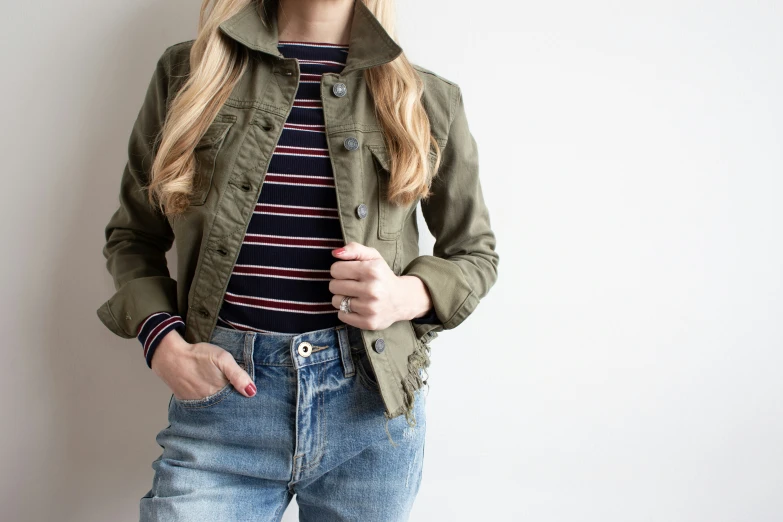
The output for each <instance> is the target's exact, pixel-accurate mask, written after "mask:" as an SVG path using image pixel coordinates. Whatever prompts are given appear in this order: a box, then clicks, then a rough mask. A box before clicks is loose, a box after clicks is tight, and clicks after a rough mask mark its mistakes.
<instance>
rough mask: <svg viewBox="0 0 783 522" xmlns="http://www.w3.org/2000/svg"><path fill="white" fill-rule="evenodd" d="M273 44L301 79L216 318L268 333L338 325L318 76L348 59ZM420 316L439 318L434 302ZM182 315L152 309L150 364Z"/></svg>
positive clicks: (342, 52) (340, 52)
mask: <svg viewBox="0 0 783 522" xmlns="http://www.w3.org/2000/svg"><path fill="white" fill-rule="evenodd" d="M278 49H279V50H280V52H281V54H283V56H285V57H287V58H296V59H297V60H298V61H299V67H300V72H301V75H300V83H299V87H298V89H297V92H296V97H295V100H294V105H293V108H292V109H291V113H290V115H289V117H288V119H287V120H286V122H285V124H284V126H283V132H282V134H281V136H280V139H279V141H278V143H277V145H276V147H275V150H274V152H273V154H272V158H271V160H270V163H269V168H268V170H267V173H266V177H265V178H264V184H263V186H262V188H261V194H260V197H259V200H258V203H257V204H256V208H255V211H254V213H253V216H252V217H251V219H250V223H249V225H248V229H247V232H246V234H245V239H244V241H243V243H242V247H241V249H240V251H239V256H238V258H237V261H236V264H235V265H234V269H233V271H232V273H231V277H230V279H229V282H228V288H227V289H226V293H225V295H224V299H223V303H222V306H221V309H220V312H219V314H218V321H217V324H218V325H220V326H223V327H226V328H234V329H238V330H252V331H259V332H273V333H302V332H307V331H311V330H320V329H323V328H329V327H332V326H337V325H339V324H341V323H342V321H340V320H339V319H338V317H337V312H338V309H337V308H335V307H334V306H333V305H332V296H333V294H332V293H331V292H330V291H329V281H330V280H331V276H330V273H329V271H330V267H331V265H332V264H333V263H334V262H335V261H337V259H336V258H335V257H334V256H332V254H331V251H332V250H333V249H335V248H339V247H341V246H344V244H345V242H344V240H343V237H342V231H341V228H340V217H339V214H338V209H337V194H336V192H335V187H334V174H333V171H332V165H331V161H330V159H329V149H328V146H327V141H326V133H325V125H324V114H323V107H322V103H321V76H322V74H323V73H325V72H334V73H339V72H341V71H342V69H343V67H345V63H346V58H347V56H348V46H347V45H336V44H328V43H314V42H296V41H290V40H282V41H280V42H279V45H278ZM414 321H415V322H418V323H436V322H439V319H438V317H437V315H435V313H434V309H430V311H429V313H428V314H427V315H425V316H422V317H420V318H418V319H414ZM184 327H185V325H184V323H183V322H182V318H181V317H179V316H171V315H169V314H167V313H159V314H153V315H151V316H150V317H149V318H148V319H147V320H146V321H145V323H144V324H143V325H142V326H141V328H140V331H139V341H140V342H141V343H142V345H143V346H144V355H145V358H146V360H147V365H148V366H150V365H151V360H152V354H153V352H154V350H155V347H156V346H157V344H158V343H159V342H160V339H162V338H163V336H164V335H166V333H168V332H169V331H171V330H172V329H178V330H179V331H180V333H181V334H182V333H184Z"/></svg>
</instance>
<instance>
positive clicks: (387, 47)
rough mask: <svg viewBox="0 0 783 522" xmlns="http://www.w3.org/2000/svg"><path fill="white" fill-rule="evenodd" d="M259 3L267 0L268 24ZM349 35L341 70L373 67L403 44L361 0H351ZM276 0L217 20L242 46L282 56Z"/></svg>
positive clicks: (251, 5) (396, 53) (391, 56)
mask: <svg viewBox="0 0 783 522" xmlns="http://www.w3.org/2000/svg"><path fill="white" fill-rule="evenodd" d="M262 4H268V7H269V9H267V12H268V13H269V14H270V16H269V22H270V23H269V24H268V25H264V24H263V22H262V20H261V12H262V11H261V10H262V9H263V6H262ZM353 5H354V7H353V20H352V21H351V36H350V39H349V42H348V45H349V48H348V56H347V57H346V63H345V67H344V68H343V70H342V73H341V74H346V73H348V72H351V71H354V70H359V69H365V68H368V67H374V66H376V65H381V64H384V63H387V62H390V61H392V60H394V59H395V58H396V57H397V56H399V55H400V53H402V47H400V46H399V44H397V42H395V41H394V39H393V38H392V37H391V35H389V33H388V32H386V29H384V27H383V25H381V23H380V22H379V21H378V19H377V18H375V15H373V13H372V11H370V9H369V8H368V7H367V6H366V5H364V2H363V0H354V3H353ZM276 7H277V2H276V1H275V0H254V1H252V2H249V3H248V4H247V6H245V7H244V8H243V9H242V10H241V11H239V12H238V13H236V14H235V15H233V16H232V17H230V18H229V19H228V20H225V21H224V22H223V23H221V24H220V26H219V27H220V30H221V31H223V32H224V33H225V34H226V35H228V36H229V37H231V38H233V39H234V40H236V41H237V42H239V43H241V44H243V45H244V46H246V47H248V48H250V49H253V50H256V51H261V52H263V53H266V54H270V55H272V56H275V57H277V58H284V56H283V55H282V54H281V53H280V51H279V50H278V48H277V45H278V42H279V38H278V31H277V12H276Z"/></svg>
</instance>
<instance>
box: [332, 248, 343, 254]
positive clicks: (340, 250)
mask: <svg viewBox="0 0 783 522" xmlns="http://www.w3.org/2000/svg"><path fill="white" fill-rule="evenodd" d="M343 252H345V248H338V249H337V250H335V251H334V253H335V254H342V253H343Z"/></svg>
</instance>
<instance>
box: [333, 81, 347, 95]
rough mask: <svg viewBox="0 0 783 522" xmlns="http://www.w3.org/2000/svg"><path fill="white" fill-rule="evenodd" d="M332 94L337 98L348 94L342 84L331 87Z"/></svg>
mask: <svg viewBox="0 0 783 522" xmlns="http://www.w3.org/2000/svg"><path fill="white" fill-rule="evenodd" d="M332 92H333V93H334V95H335V96H337V97H338V98H342V97H343V96H345V95H346V94H347V93H348V87H346V86H345V84H344V83H335V84H334V85H332Z"/></svg>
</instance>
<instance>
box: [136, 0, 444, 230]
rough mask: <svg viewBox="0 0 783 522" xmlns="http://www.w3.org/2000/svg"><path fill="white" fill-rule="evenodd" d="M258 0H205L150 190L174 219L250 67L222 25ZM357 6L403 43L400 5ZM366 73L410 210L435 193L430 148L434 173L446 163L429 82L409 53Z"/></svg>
mask: <svg viewBox="0 0 783 522" xmlns="http://www.w3.org/2000/svg"><path fill="white" fill-rule="evenodd" d="M257 1H260V2H263V1H264V0H203V2H202V4H201V12H200V15H199V23H198V36H197V38H196V39H195V41H194V43H193V46H192V49H191V52H190V73H189V75H188V78H187V80H186V81H185V83H184V84H183V85H182V87H181V88H180V89H179V90H178V91H177V94H176V95H175V96H174V98H173V100H171V101H170V102H169V105H168V107H169V108H168V111H167V113H166V119H165V121H164V124H163V127H162V129H161V132H160V136H159V138H160V142H159V145H158V148H157V152H156V155H155V159H154V161H153V164H152V170H151V174H150V182H149V186H148V189H149V190H148V195H149V201H150V203H151V204H153V205H155V204H157V205H158V206H159V208H160V209H161V211H162V212H163V213H165V214H166V215H168V216H175V215H178V214H181V213H183V212H184V211H185V210H187V208H188V206H189V202H190V199H189V198H190V194H191V192H192V191H193V187H194V178H195V159H194V154H193V153H194V149H195V147H196V145H197V144H198V142H199V140H200V139H201V138H202V136H203V135H204V133H205V132H206V131H207V129H208V128H209V126H210V125H211V123H212V121H213V120H214V118H215V116H216V115H217V114H218V111H220V108H221V107H222V105H223V104H224V103H225V102H226V100H227V99H228V97H229V95H230V93H231V91H232V90H233V88H234V86H235V85H236V84H237V82H238V81H239V79H240V78H241V77H242V75H243V74H244V72H245V70H246V68H247V67H248V64H249V61H250V54H249V51H248V49H247V48H245V47H243V46H241V45H236V44H235V43H234V42H233V41H232V40H230V39H229V38H228V37H226V36H225V35H224V34H223V33H222V32H221V31H220V29H219V28H218V26H219V25H220V24H221V23H222V22H224V21H225V20H227V19H228V18H230V17H231V16H233V15H234V14H236V13H238V12H239V11H241V10H242V9H243V8H245V7H246V6H247V5H248V4H249V3H251V2H257ZM356 1H357V2H364V4H365V5H366V6H367V8H368V9H369V10H370V11H371V12H372V13H373V14H374V15H375V17H376V18H377V19H378V21H380V23H381V24H382V25H383V27H384V28H385V29H386V31H387V32H388V33H389V34H390V35H392V37H393V38H396V36H395V32H394V18H395V13H394V0H356ZM274 3H275V6H277V2H274ZM269 16H270V15H269V13H266V12H264V16H263V17H262V22H263V23H265V24H267V23H269V22H268V19H267V18H268V17H269ZM349 52H350V51H349ZM363 74H364V77H365V81H366V83H367V86H368V89H369V91H370V93H371V95H372V98H373V100H374V103H375V113H376V116H377V118H378V122H379V123H380V126H381V128H382V130H383V134H384V139H385V141H386V145H387V149H388V152H389V168H390V171H391V172H390V173H391V178H390V181H389V185H388V192H387V197H388V200H389V201H390V202H391V203H394V204H397V205H401V206H408V205H410V204H412V203H414V202H415V201H416V199H417V198H418V197H421V198H423V199H425V198H426V197H428V196H429V195H430V190H429V187H430V185H431V178H430V176H431V173H430V171H429V164H430V160H429V155H430V150H432V149H434V151H435V163H434V169H433V172H434V171H436V170H437V166H438V164H439V163H440V147H439V146H438V143H437V141H436V140H435V138H434V137H433V136H432V135H431V129H430V121H429V117H428V116H427V113H426V112H425V110H424V106H423V105H422V102H421V96H422V94H423V91H424V85H423V82H422V80H421V78H420V77H419V75H418V73H417V72H416V70H415V69H414V68H413V66H412V65H411V63H410V62H409V61H408V59H407V58H406V56H405V53H401V54H400V55H399V56H398V57H397V58H395V59H394V60H392V61H391V62H388V63H385V64H382V65H379V66H376V67H371V68H368V69H365V70H364V71H363Z"/></svg>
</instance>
